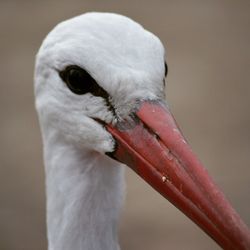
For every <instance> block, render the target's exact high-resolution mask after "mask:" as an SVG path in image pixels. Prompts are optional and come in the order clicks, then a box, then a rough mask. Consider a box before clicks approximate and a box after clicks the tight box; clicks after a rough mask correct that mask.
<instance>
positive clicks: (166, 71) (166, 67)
mask: <svg viewBox="0 0 250 250" xmlns="http://www.w3.org/2000/svg"><path fill="white" fill-rule="evenodd" d="M167 74H168V65H167V63H166V62H165V77H166V76H167Z"/></svg>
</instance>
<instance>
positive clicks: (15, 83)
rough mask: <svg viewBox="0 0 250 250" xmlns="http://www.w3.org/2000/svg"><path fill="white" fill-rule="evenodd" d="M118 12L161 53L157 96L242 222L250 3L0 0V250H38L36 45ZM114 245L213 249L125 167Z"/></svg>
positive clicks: (40, 179)
mask: <svg viewBox="0 0 250 250" xmlns="http://www.w3.org/2000/svg"><path fill="white" fill-rule="evenodd" d="M93 10H95V11H109V12H117V13H121V14H124V15H127V16H129V17H131V18H133V19H135V20H136V21H138V22H140V23H141V24H143V26H144V27H146V28H147V29H149V30H150V31H152V32H153V33H155V34H156V35H158V36H159V37H160V38H161V40H162V42H163V43H164V44H165V46H166V48H167V61H168V65H169V76H168V79H167V82H168V88H167V97H168V100H169V103H170V104H171V108H172V111H173V113H174V114H175V116H176V119H177V120H178V122H179V124H180V126H181V128H182V130H183V132H184V134H185V135H186V137H187V138H188V140H189V142H190V143H191V145H192V147H193V149H194V151H195V152H196V153H197V154H198V155H199V157H200V159H201V160H202V161H203V163H204V164H205V165H206V166H207V168H208V170H209V172H210V173H211V175H212V176H214V179H215V180H216V182H217V183H218V184H219V186H221V188H222V189H223V190H224V192H225V193H226V195H227V197H228V198H229V199H230V200H231V202H232V203H233V205H234V206H235V208H236V209H237V211H238V212H239V213H240V215H241V216H242V217H243V219H244V220H245V221H246V223H247V224H248V225H250V213H249V205H250V195H249V192H250V166H249V165H250V159H249V154H250V113H249V107H250V84H249V82H250V74H249V73H250V49H249V45H250V1H249V0H246V1H243V0H238V1H233V0H231V1H230V0H220V1H218V0H217V1H216V0H203V1H198V0H197V1H195V0H189V1H185V0H182V1H181V0H180V1H179V0H165V1H163V0H162V1H161V0H148V1H132V0H130V1H117V0H113V1H111V0H85V1H66V0H61V1H48V0H44V1H24V0H23V1H18V0H16V1H13V0H9V1H7V0H6V1H3V0H1V1H0V36H1V38H0V72H1V75H0V76H1V91H0V114H1V129H0V138H1V141H0V249H1V250H33V249H34V250H44V249H46V231H45V193H44V171H43V161H42V145H41V138H40V131H39V126H38V122H37V117H36V113H35V110H34V105H33V103H34V99H33V79H32V78H33V69H34V60H35V54H36V51H37V50H38V48H39V46H40V44H41V42H42V39H43V38H44V37H45V35H46V34H47V33H48V32H49V31H50V30H51V29H52V28H53V26H54V25H56V24H57V23H58V22H60V21H62V20H64V19H67V18H69V17H72V16H75V15H78V14H80V13H83V12H87V11H93ZM127 183H128V195H127V200H126V204H125V208H124V211H123V218H122V222H121V231H120V238H121V239H120V240H121V246H122V249H129V250H136V249H144V250H149V249H150V250H164V249H173V250H174V249H191V250H192V249H199V250H205V249H206V250H209V249H218V247H217V246H216V245H215V244H214V243H213V241H212V240H211V239H210V238H208V237H207V236H206V235H205V234H204V233H203V232H201V231H200V230H199V229H198V228H197V227H196V226H195V225H194V224H193V223H192V222H191V221H189V220H188V219H186V218H185V217H184V216H183V215H182V214H181V213H180V212H179V211H177V210H176V209H175V208H174V207H173V206H172V205H170V204H169V203H168V202H167V201H165V200H164V199H163V198H161V197H160V195H158V194H157V193H156V192H155V191H153V190H151V188H149V187H148V186H147V185H146V184H145V183H144V182H142V181H141V180H140V179H139V178H138V177H137V176H135V175H134V174H133V173H132V172H131V171H128V173H127Z"/></svg>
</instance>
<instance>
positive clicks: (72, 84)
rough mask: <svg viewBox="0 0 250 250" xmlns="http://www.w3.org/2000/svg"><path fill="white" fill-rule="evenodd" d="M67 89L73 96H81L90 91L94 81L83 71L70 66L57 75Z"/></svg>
mask: <svg viewBox="0 0 250 250" xmlns="http://www.w3.org/2000/svg"><path fill="white" fill-rule="evenodd" d="M59 75H60V77H61V78H62V80H63V81H64V82H65V83H66V85H67V86H68V88H69V89H70V90H71V91H72V92H73V93H75V94H78V95H83V94H86V93H88V92H91V91H92V88H93V85H94V84H95V80H94V79H93V78H92V77H91V75H90V74H89V73H88V72H87V71H86V70H84V69H82V68H80V67H78V66H76V65H71V66H68V67H66V68H65V69H64V70H63V71H61V72H60V73H59Z"/></svg>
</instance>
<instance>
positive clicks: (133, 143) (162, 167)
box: [107, 101, 250, 249]
mask: <svg viewBox="0 0 250 250" xmlns="http://www.w3.org/2000/svg"><path fill="white" fill-rule="evenodd" d="M107 130H108V131H109V132H110V133H111V134H112V135H113V137H114V138H115V140H116V142H117V147H116V150H115V151H114V152H113V153H111V154H112V157H114V158H115V159H117V160H118V161H120V162H122V163H125V164H126V165H128V166H129V167H130V168H132V169H133V170H134V171H135V172H136V173H137V174H139V175H140V176H141V177H142V178H143V179H144V180H145V181H146V182H148V183H149V184H150V185H151V186H152V187H153V188H155V189H156V190H157V191H158V192H159V193H161V194H162V195H163V196H164V197H165V198H167V199H168V200H169V201H170V202H172V203H173V204H174V205H175V206H176V207H177V208H179V209H180V210H181V211H182V212H183V213H184V214H186V215H187V216H188V217H189V218H190V219H191V220H193V221H194V222H195V223H196V224H197V225H198V226H199V227H200V228H202V229H203V230H204V231H205V232H206V233H207V234H208V235H210V236H211V237H212V238H213V239H214V240H215V241H216V242H217V243H218V244H219V245H220V246H221V247H222V248H223V249H250V231H249V229H248V228H247V226H246V225H245V224H244V222H243V221H242V220H241V218H240V217H239V215H238V214H237V213H236V212H235V210H234V209H233V208H232V207H231V205H230V204H229V202H228V201H227V200H226V199H225V197H224V195H223V193H222V192H221V191H220V190H219V189H218V188H217V186H216V185H215V184H214V182H213V181H212V179H211V178H210V177H209V175H208V173H207V171H206V170H205V169H204V167H203V166H202V164H201V163H200V162H199V160H198V159H197V157H196V156H195V155H194V153H193V152H192V151H191V149H190V146H189V145H188V144H187V142H186V141H185V139H184V137H183V135H182V133H181V132H180V130H179V128H178V126H177V124H176V122H175V120H174V118H173V116H172V115H171V113H170V111H169V110H168V109H167V107H166V106H165V104H163V103H161V102H156V101H144V102H142V103H141V104H140V105H139V108H138V109H137V111H135V112H134V113H133V117H132V118H131V119H129V120H127V121H122V122H119V123H117V124H116V125H115V126H112V125H107Z"/></svg>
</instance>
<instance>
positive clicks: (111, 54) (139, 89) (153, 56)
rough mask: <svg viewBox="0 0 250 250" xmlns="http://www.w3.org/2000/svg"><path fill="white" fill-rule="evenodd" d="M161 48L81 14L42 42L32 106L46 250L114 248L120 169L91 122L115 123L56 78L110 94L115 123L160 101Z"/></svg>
mask: <svg viewBox="0 0 250 250" xmlns="http://www.w3.org/2000/svg"><path fill="white" fill-rule="evenodd" d="M164 53H165V52H164V48H163V46H162V44H161V42H160V40H159V39H158V38H157V37H156V36H154V35H153V34H152V33H150V32H148V31H146V30H145V29H144V28H143V27H142V26H141V25H139V24H137V23H136V22H134V21H132V20H131V19H129V18H127V17H124V16H121V15H117V14H109V13H87V14H84V15H81V16H78V17H75V18H73V19H70V20H68V21H65V22H62V23H61V24H59V25H57V26H56V27H55V28H54V29H53V30H52V32H51V33H50V34H49V35H48V36H47V38H46V39H45V40H44V42H43V44H42V46H41V48H40V50H39V53H38V55H37V61H36V70H35V95H36V108H37V111H38V114H39V120H40V125H41V130H42V135H43V143H44V160H45V166H46V184H47V227H48V242H49V249H50V250H69V249H71V250H78V249H79V250H80V249H84V250H117V249H119V245H118V241H117V223H118V218H119V211H120V207H121V205H122V200H123V189H124V185H123V170H122V167H121V166H119V165H120V164H119V163H117V162H115V161H113V160H111V159H109V158H107V157H106V156H105V155H104V153H105V152H111V151H112V150H113V149H114V141H113V139H112V136H111V135H110V134H109V133H108V132H107V131H106V130H105V129H104V128H103V127H102V126H101V125H100V124H99V123H97V122H96V121H95V120H93V119H92V118H98V119H101V120H103V121H105V122H107V123H109V122H115V121H116V119H117V117H114V115H113V113H112V112H111V111H110V110H109V109H108V107H107V105H106V103H105V101H104V100H103V99H102V97H96V96H92V95H91V94H85V95H75V94H74V93H72V92H71V91H70V90H69V89H68V88H67V86H66V84H65V83H64V82H63V81H62V80H61V78H60V77H59V74H58V71H60V70H63V69H64V68H65V67H66V66H68V65H78V66H80V67H82V68H84V69H86V70H87V71H88V72H89V73H90V74H91V75H92V77H93V78H94V79H95V80H96V81H97V83H98V84H99V85H100V86H101V87H102V88H103V89H105V90H106V91H107V92H108V93H109V94H110V96H111V102H112V105H113V106H114V107H115V110H116V113H117V116H118V118H119V119H124V118H126V117H127V116H128V114H129V113H130V111H131V110H132V109H133V107H134V104H135V103H136V102H137V100H138V99H156V98H162V97H163V96H164V91H163V79H164V56H165V55H164Z"/></svg>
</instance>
